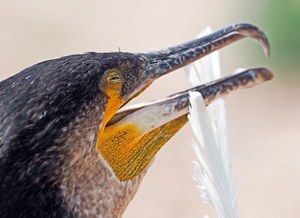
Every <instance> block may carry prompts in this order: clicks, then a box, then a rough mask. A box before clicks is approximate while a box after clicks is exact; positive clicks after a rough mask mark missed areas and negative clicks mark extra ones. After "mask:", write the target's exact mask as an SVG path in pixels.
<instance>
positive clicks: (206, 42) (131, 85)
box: [0, 24, 271, 217]
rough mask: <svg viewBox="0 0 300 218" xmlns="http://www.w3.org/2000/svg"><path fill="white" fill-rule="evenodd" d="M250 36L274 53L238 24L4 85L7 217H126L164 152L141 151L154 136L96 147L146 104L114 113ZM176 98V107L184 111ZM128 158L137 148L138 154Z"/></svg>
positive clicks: (0, 121) (50, 66)
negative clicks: (160, 83) (163, 80)
mask: <svg viewBox="0 0 300 218" xmlns="http://www.w3.org/2000/svg"><path fill="white" fill-rule="evenodd" d="M247 36H249V37H251V38H254V39H256V40H258V41H259V42H260V43H262V45H263V46H264V48H265V51H267V52H268V50H269V44H268V40H267V38H266V36H265V35H264V33H263V32H261V31H260V30H259V29H257V28H256V27H255V26H253V25H250V24H236V25H232V26H229V27H227V28H224V29H222V30H220V31H217V32H215V33H213V34H211V35H209V36H207V37H204V38H202V39H198V40H194V41H191V42H189V43H185V44H182V45H179V46H176V47H172V48H169V49H166V50H163V51H159V52H153V53H145V54H142V53H140V54H131V53H121V52H116V53H88V54H82V55H71V56H66V57H62V58H58V59H54V60H49V61H45V62H42V63H39V64H36V65H34V66H32V67H29V68H27V69H25V70H23V71H21V72H20V73H18V74H16V75H15V76H13V77H11V78H9V79H7V80H4V81H2V82H0V199H1V201H0V214H1V217H119V216H121V214H122V213H123V211H124V210H125V208H126V206H127V205H128V203H129V202H130V200H131V199H132V197H133V196H134V194H135V193H136V191H137V190H138V187H139V184H140V182H141V181H142V179H143V177H144V175H145V173H146V171H147V168H148V167H149V164H150V162H151V160H152V158H153V156H154V155H155V153H156V152H157V151H158V150H159V149H157V150H155V152H149V153H148V152H145V151H149V149H150V150H151V149H152V148H151V147H150V148H147V149H148V150H147V149H144V148H145V147H143V144H139V143H145V144H147V143H146V142H145V137H146V136H149V135H147V134H148V133H149V132H146V133H145V135H142V139H143V140H141V141H137V142H136V143H135V141H134V140H130V141H128V143H130V146H129V147H128V146H127V144H126V146H127V147H128V149H124V147H126V146H125V145H124V144H113V145H114V146H113V147H114V149H113V150H111V148H110V147H107V145H108V144H109V143H117V142H114V141H113V142H109V140H110V137H108V139H107V141H106V142H105V143H102V144H101V143H100V144H99V141H101V137H104V136H103V134H112V136H116V135H113V134H120V132H119V133H118V132H117V133H115V132H108V130H106V129H108V128H107V127H108V126H109V125H113V124H114V125H115V129H116V128H117V130H118V128H121V125H120V123H119V121H120V120H122V119H123V118H125V117H126V118H128V119H129V122H130V120H131V119H132V118H133V117H131V116H130V114H131V115H132V116H133V114H134V113H133V112H134V111H137V112H139V111H140V109H141V108H143V107H144V108H146V109H147V107H146V105H144V106H141V107H139V108H136V109H132V110H128V111H125V112H123V113H119V114H116V113H117V111H118V109H119V108H120V107H122V106H123V105H125V104H126V103H127V102H128V101H129V100H130V99H132V98H133V97H135V96H136V95H138V94H139V93H140V92H141V91H143V90H144V89H145V88H146V87H147V86H149V85H150V84H151V83H152V82H153V81H154V80H155V79H157V78H159V77H160V76H162V75H164V74H166V73H169V72H171V71H173V70H175V69H178V68H180V67H183V66H185V65H187V64H189V63H191V62H192V61H194V60H196V59H199V58H201V57H203V56H204V55H206V54H209V53H211V52H212V51H215V50H217V49H220V48H222V47H224V46H226V45H228V44H230V43H232V42H234V41H236V40H239V39H241V38H244V37H247ZM245 78H246V79H245ZM270 78H271V72H270V71H268V70H266V69H257V70H252V71H249V72H248V74H247V76H246V75H244V77H241V78H240V79H239V80H231V82H233V81H235V82H234V83H231V86H230V85H228V84H229V83H228V80H226V81H227V83H225V82H224V83H220V84H219V85H218V86H215V88H214V89H212V88H211V87H210V86H207V87H206V89H203V93H204V94H205V92H206V93H207V96H208V97H209V96H210V95H217V94H220V92H221V94H222V90H227V91H228V90H229V89H230V88H232V87H235V86H237V85H238V86H239V85H241V86H243V85H246V84H247V81H248V82H251V81H252V82H253V81H256V79H259V80H260V81H263V80H268V79H270ZM261 79H262V80H261ZM238 81H240V83H239V82H238ZM245 82H246V83H245ZM200 88H201V87H200ZM202 88H203V87H202ZM181 94H182V93H181ZM181 94H179V98H178V100H180V99H182V98H181V97H182V96H181ZM171 99H174V96H173V97H171ZM169 100H170V98H167V99H166V101H162V102H165V103H168V102H169ZM178 102H179V103H178V105H177V106H176V101H175V106H176V108H177V109H176V110H177V111H179V110H181V109H180V107H181V108H182V105H181V104H180V101H178ZM173 103H174V102H173ZM180 105H181V106H180ZM155 106H161V104H160V103H159V104H155ZM173 106H174V104H173ZM185 106H186V103H185ZM149 108H150V107H149ZM178 108H179V109H178ZM176 110H175V111H174V110H173V111H171V112H170V113H173V112H174V113H175V112H176ZM150 112H151V113H152V112H153V111H151V110H149V113H150ZM180 116H181V115H180ZM166 117H168V114H166ZM172 119H173V118H172ZM172 119H171V120H168V121H166V123H164V124H163V125H162V124H160V126H159V125H158V124H156V125H157V126H154V129H156V128H161V127H163V131H160V135H159V134H158V135H159V136H160V137H167V138H166V140H162V141H161V142H160V147H161V146H162V145H163V144H164V143H165V142H166V141H167V139H169V138H170V137H172V135H174V134H175V133H176V131H178V129H180V125H181V124H182V125H183V124H184V122H186V120H185V119H183V120H180V122H179V124H180V125H179V126H178V128H177V129H176V131H175V130H174V131H172V132H171V133H169V135H168V136H167V135H165V134H167V133H168V130H169V129H170V128H171V124H172V122H174V121H175V120H176V119H179V117H177V118H175V119H173V120H172ZM132 120H133V119H132ZM106 125H107V126H106ZM135 130H136V129H134V128H133V129H129V130H126V131H127V132H126V133H128V132H129V133H131V132H130V131H135ZM137 130H139V131H140V130H141V129H140V128H137ZM151 131H152V130H151ZM164 131H165V132H164ZM123 133H124V132H123ZM150 133H151V132H150ZM137 134H141V131H140V132H138V133H137ZM117 136H118V137H121V139H122V137H123V135H117ZM133 139H134V138H133ZM147 140H148V139H147ZM149 140H155V138H149ZM152 142H156V141H152ZM149 144H155V143H148V145H149ZM127 147H126V148H127ZM109 149H110V150H109ZM136 149H141V150H136ZM153 149H154V148H153ZM137 151H138V152H137ZM131 152H135V153H134V155H133V156H132V154H133V153H131ZM104 153H105V154H104ZM120 154H122V155H120ZM126 155H128V156H126ZM130 155H131V156H130ZM125 156H126V158H127V157H130V159H129V160H130V161H131V160H132V164H130V165H128V166H126V168H124V170H126V173H125V174H124V176H120V174H117V173H116V172H117V170H118V169H121V168H120V167H122V166H123V164H124V163H123V162H122V161H124V160H125ZM126 160H127V159H126ZM145 161H146V162H145ZM141 162H143V163H144V164H143V165H142V164H140V163H141Z"/></svg>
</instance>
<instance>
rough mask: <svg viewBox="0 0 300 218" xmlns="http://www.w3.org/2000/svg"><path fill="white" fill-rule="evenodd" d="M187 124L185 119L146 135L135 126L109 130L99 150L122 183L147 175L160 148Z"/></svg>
mask: <svg viewBox="0 0 300 218" xmlns="http://www.w3.org/2000/svg"><path fill="white" fill-rule="evenodd" d="M186 122H187V116H186V115H183V116H181V117H179V118H177V119H175V120H172V121H170V122H169V123H167V124H165V125H163V126H160V127H158V128H156V129H154V130H152V131H151V132H148V133H146V134H144V133H143V131H142V130H141V129H140V128H139V127H138V126H137V125H136V124H135V123H130V124H126V125H124V126H120V125H118V124H117V123H116V124H114V125H111V126H108V127H105V129H104V131H103V134H102V136H101V137H99V138H98V144H97V148H98V150H99V151H100V153H101V155H102V156H103V157H104V159H105V160H106V161H107V162H108V164H109V165H110V166H111V168H112V170H113V171H114V173H115V175H116V176H117V178H118V179H119V180H121V181H126V180H130V179H133V178H134V177H135V176H137V175H138V174H140V173H141V172H143V171H144V169H145V168H146V167H147V165H148V164H149V163H150V162H151V160H152V159H153V157H154V156H155V154H156V153H157V152H158V151H159V150H160V148H161V147H162V146H163V145H164V144H165V143H166V142H167V141H168V140H169V139H170V138H171V137H172V136H173V135H174V134H175V133H176V132H177V131H178V130H179V129H180V128H182V126H183V125H184V124H185V123H186Z"/></svg>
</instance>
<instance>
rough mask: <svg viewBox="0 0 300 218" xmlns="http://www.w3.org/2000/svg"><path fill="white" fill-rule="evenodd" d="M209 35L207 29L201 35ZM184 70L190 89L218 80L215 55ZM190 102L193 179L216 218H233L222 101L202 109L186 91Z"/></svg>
mask: <svg viewBox="0 0 300 218" xmlns="http://www.w3.org/2000/svg"><path fill="white" fill-rule="evenodd" d="M210 32H211V30H210V28H207V29H206V30H205V31H204V32H203V33H202V34H201V36H202V35H206V34H209V33H210ZM186 71H187V74H188V77H189V79H190V81H191V83H192V84H193V85H194V86H197V85H201V84H202V83H206V82H209V81H211V80H214V79H217V78H219V77H220V76H221V72H220V63H219V54H218V52H214V53H212V54H211V55H209V56H206V57H204V58H202V59H201V60H199V61H196V62H195V63H193V64H192V65H189V66H188V67H186ZM190 103H191V107H190V114H189V120H190V123H191V126H192V130H193V132H194V134H195V137H196V140H194V141H193V142H192V148H193V150H194V152H195V154H196V156H197V161H196V162H195V174H194V179H195V180H196V182H197V183H198V184H199V186H198V187H199V189H200V190H201V192H202V193H203V195H202V197H203V199H204V201H206V202H209V203H210V204H212V205H213V206H214V208H215V210H216V212H217V214H218V217H222V218H227V217H230V218H237V217H238V211H237V202H236V197H237V191H236V188H235V180H234V177H233V173H232V169H231V161H230V155H229V144H228V139H227V130H226V112H225V105H224V101H223V100H218V101H216V102H215V103H212V104H211V105H210V106H209V107H208V108H206V107H205V104H204V101H203V98H202V96H201V94H200V93H199V92H190ZM200 145H202V146H201V147H200Z"/></svg>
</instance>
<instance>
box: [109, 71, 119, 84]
mask: <svg viewBox="0 0 300 218" xmlns="http://www.w3.org/2000/svg"><path fill="white" fill-rule="evenodd" d="M107 82H109V83H112V84H116V83H121V82H122V78H121V75H120V73H119V72H118V71H111V72H109V73H108V76H107Z"/></svg>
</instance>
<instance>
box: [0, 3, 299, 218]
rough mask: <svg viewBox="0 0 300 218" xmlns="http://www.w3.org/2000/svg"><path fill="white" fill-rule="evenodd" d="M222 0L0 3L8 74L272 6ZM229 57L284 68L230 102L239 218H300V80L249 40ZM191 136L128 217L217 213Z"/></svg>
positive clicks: (168, 153)
mask: <svg viewBox="0 0 300 218" xmlns="http://www.w3.org/2000/svg"><path fill="white" fill-rule="evenodd" d="M221 2H223V1H204V0H191V1H179V0H165V1H153V0H152V1H141V0H131V1H130V0H128V1H115V0H112V1H104V0H102V1H101V0H99V1H95V0H91V1H75V0H66V1H61V0H55V1H54V0H52V1H47V2H46V1H38V0H36V1H34V0H28V1H5V0H0V80H2V79H5V78H7V77H9V76H10V75H13V74H15V73H17V72H19V71H20V70H22V69H24V68H26V67H28V66H30V65H33V64H34V63H37V62H40V61H43V60H46V59H51V58H56V57H60V56H63V55H68V54H74V53H83V52H87V51H117V50H118V48H120V49H121V50H122V51H131V52H141V51H149V50H155V49H160V48H165V47H168V46H171V45H175V44H178V43H181V42H184V41H187V40H191V39H193V38H195V37H196V36H197V35H198V33H199V32H200V31H201V30H202V29H203V28H205V27H206V25H208V24H209V25H211V26H212V27H213V28H214V29H217V28H220V27H223V26H225V25H228V24H230V23H234V22H240V21H250V22H251V21H253V16H250V15H251V13H252V11H251V10H250V8H255V9H256V10H255V12H256V13H263V8H260V7H253V5H252V4H256V3H257V2H255V1H251V3H250V2H249V1H245V2H243V1H238V0H230V1H226V3H225V2H223V3H221ZM250 6H251V7H250ZM258 25H259V26H261V24H258ZM270 39H271V43H272V36H270ZM249 50H251V52H248V51H249ZM277 52H280V51H277ZM221 58H222V61H221V62H222V69H223V71H224V72H226V73H228V72H231V71H233V70H234V69H235V68H237V67H250V66H268V67H270V68H272V69H273V70H274V72H275V73H277V77H276V79H275V80H274V81H272V82H269V83H268V84H264V85H262V86H260V87H257V88H254V89H251V90H247V91H243V92H239V93H237V94H233V95H231V96H229V97H228V98H227V101H226V102H227V108H228V123H229V133H230V134H229V135H230V141H231V146H232V161H233V168H234V172H235V175H236V179H237V183H238V185H239V189H240V191H239V195H238V207H239V213H240V217H243V218H247V217H249V218H250V217H251V218H252V217H272V218H279V217H280V218H281V217H299V213H300V207H299V203H300V188H299V185H300V173H299V172H300V171H299V170H300V142H299V141H300V132H299V123H300V110H299V97H300V96H299V94H300V92H299V91H300V87H299V77H297V76H296V74H289V72H278V69H277V68H276V67H274V66H273V65H272V64H271V63H270V61H269V60H267V59H265V57H264V56H263V52H262V51H261V49H260V48H259V46H258V45H257V44H255V43H254V42H251V41H250V40H244V41H243V42H239V43H236V44H234V45H232V46H230V47H228V48H226V49H223V50H222V52H221ZM278 65H280V64H278ZM281 69H282V68H281ZM292 71H295V72H296V71H298V69H292ZM279 74H280V75H279ZM287 75H290V76H287ZM188 87H190V84H189V83H188V81H187V79H186V78H185V75H184V73H183V72H182V71H181V70H179V71H177V72H175V73H173V74H172V75H168V76H166V77H164V78H162V79H160V80H159V81H157V82H156V83H155V84H153V85H152V86H151V87H150V88H149V90H147V91H146V92H145V93H144V94H143V95H142V96H141V97H139V98H138V99H136V100H135V102H136V101H145V100H149V99H152V98H159V97H163V96H165V95H167V94H170V93H174V92H177V91H180V90H183V89H186V88H188ZM192 137H193V136H192V134H191V129H190V127H189V125H187V126H186V127H185V128H183V129H182V130H181V131H180V133H178V135H176V136H175V137H174V138H173V139H172V140H171V141H170V142H169V143H168V144H167V145H166V146H165V147H164V148H163V149H162V150H161V152H160V153H159V154H158V155H157V157H156V161H155V162H154V164H153V166H152V168H151V169H150V171H149V173H148V174H147V176H146V178H145V180H144V181H143V183H142V185H141V187H140V190H139V192H138V194H137V195H136V197H135V198H134V200H133V201H132V202H131V204H130V206H129V207H128V209H127V211H126V212H125V214H124V217H125V218H129V217H133V218H134V217H136V218H137V217H145V218H146V217H174V218H175V217H202V215H203V214H204V213H206V214H209V215H210V216H211V217H216V216H215V213H214V210H212V208H211V207H210V206H208V205H206V204H204V203H202V201H201V198H200V193H199V192H198V191H197V190H196V188H195V183H194V181H193V180H192V173H193V165H192V163H191V161H192V160H194V159H195V157H194V154H193V152H192V150H191V148H190V141H191V138H192Z"/></svg>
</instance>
